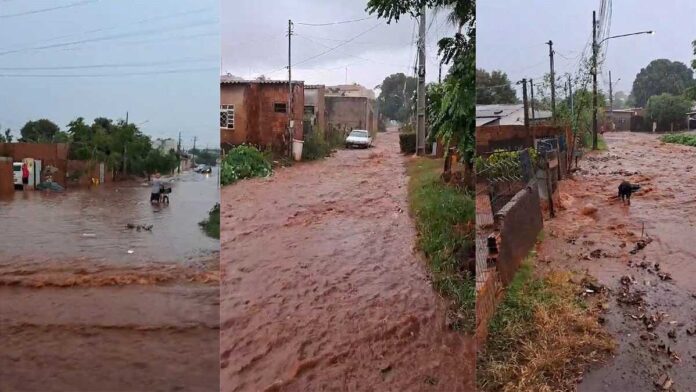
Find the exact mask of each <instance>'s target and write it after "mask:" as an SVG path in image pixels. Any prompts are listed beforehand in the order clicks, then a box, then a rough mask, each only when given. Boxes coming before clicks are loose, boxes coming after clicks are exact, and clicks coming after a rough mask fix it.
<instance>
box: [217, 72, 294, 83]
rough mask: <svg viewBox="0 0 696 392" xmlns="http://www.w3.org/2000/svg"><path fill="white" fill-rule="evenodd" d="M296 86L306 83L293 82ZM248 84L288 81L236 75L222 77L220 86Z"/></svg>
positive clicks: (285, 81)
mask: <svg viewBox="0 0 696 392" xmlns="http://www.w3.org/2000/svg"><path fill="white" fill-rule="evenodd" d="M292 82H293V83H295V84H302V85H304V81H302V80H293V81H292ZM248 83H258V84H288V81H287V80H272V79H265V78H257V79H243V78H240V77H239V76H234V75H229V74H228V75H220V84H248Z"/></svg>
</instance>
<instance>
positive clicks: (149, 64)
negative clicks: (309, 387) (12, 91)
mask: <svg viewBox="0 0 696 392" xmlns="http://www.w3.org/2000/svg"><path fill="white" fill-rule="evenodd" d="M211 61H216V62H217V59H214V58H207V59H206V58H199V59H179V60H170V61H151V62H134V63H120V64H92V65H63V66H60V65H59V66H50V67H0V71H48V70H63V69H64V70H70V69H95V68H129V67H152V66H157V65H168V64H190V63H201V62H211Z"/></svg>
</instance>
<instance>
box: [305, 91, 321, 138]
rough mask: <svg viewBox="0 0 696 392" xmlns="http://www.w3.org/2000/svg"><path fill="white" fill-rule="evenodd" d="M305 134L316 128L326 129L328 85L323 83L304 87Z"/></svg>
mask: <svg viewBox="0 0 696 392" xmlns="http://www.w3.org/2000/svg"><path fill="white" fill-rule="evenodd" d="M303 120H304V122H303V124H304V131H305V134H307V133H309V132H311V131H312V130H315V129H321V130H323V131H325V130H326V87H325V86H324V85H321V84H317V85H306V86H305V87H304V116H303Z"/></svg>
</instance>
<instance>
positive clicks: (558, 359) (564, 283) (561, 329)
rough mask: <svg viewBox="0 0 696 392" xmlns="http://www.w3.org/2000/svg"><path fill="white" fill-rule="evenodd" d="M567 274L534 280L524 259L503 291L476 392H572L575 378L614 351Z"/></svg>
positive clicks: (481, 357)
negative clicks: (479, 391) (502, 298)
mask: <svg viewBox="0 0 696 392" xmlns="http://www.w3.org/2000/svg"><path fill="white" fill-rule="evenodd" d="M570 277H571V276H570V274H569V273H567V272H551V273H549V274H548V275H547V276H544V277H539V276H535V273H534V268H533V260H532V259H531V258H528V259H527V260H526V261H525V262H524V263H523V264H522V266H521V267H520V269H519V270H518V272H517V274H516V275H515V278H514V279H513V281H512V283H511V284H510V285H509V286H508V288H507V291H506V293H505V298H504V300H503V302H502V303H501V304H500V305H499V306H498V308H497V310H496V313H495V315H494V316H493V319H492V320H491V323H490V324H489V333H488V340H487V342H486V347H485V350H484V351H483V352H482V353H481V354H479V356H478V358H477V362H478V364H477V383H478V386H479V390H481V391H520V392H521V391H574V390H575V387H576V380H577V378H578V375H579V374H581V373H582V371H584V370H585V369H586V368H587V367H588V366H589V365H590V364H592V363H594V362H596V361H599V360H602V359H604V358H605V357H606V356H607V355H608V354H609V353H610V352H611V351H612V350H613V349H614V343H613V341H612V339H611V337H610V335H609V334H608V333H607V332H606V331H605V330H604V329H602V327H601V325H600V324H599V322H598V320H597V314H596V313H597V312H598V310H596V309H597V308H596V307H591V306H588V304H587V303H586V302H585V301H584V300H583V299H581V297H579V296H578V294H579V293H580V292H582V287H580V285H578V284H575V283H572V281H571V279H570Z"/></svg>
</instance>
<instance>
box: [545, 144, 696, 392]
mask: <svg viewBox="0 0 696 392" xmlns="http://www.w3.org/2000/svg"><path fill="white" fill-rule="evenodd" d="M605 139H606V141H607V144H608V146H609V150H608V151H606V152H600V153H597V154H591V155H589V156H588V157H586V158H585V159H584V161H583V162H582V163H581V169H582V170H581V171H580V172H579V173H576V175H575V178H574V179H573V180H566V181H563V182H562V183H561V188H560V192H561V193H560V194H561V199H562V201H561V205H562V206H561V211H560V213H559V214H558V216H557V217H556V218H555V219H551V220H547V221H545V223H544V224H545V232H546V236H545V239H544V241H543V242H542V244H541V245H540V247H539V260H540V261H541V263H540V264H541V265H544V264H546V263H547V267H546V268H567V269H573V270H585V271H587V272H589V273H590V274H591V275H593V276H594V277H596V278H597V279H598V281H599V283H601V284H603V285H605V286H606V287H607V288H608V289H609V290H610V300H609V302H608V303H607V306H608V309H607V311H606V314H605V315H604V322H605V324H606V327H607V328H608V330H609V331H611V332H612V334H613V335H614V337H615V338H616V341H617V343H618V347H617V350H616V355H615V357H613V358H612V359H610V360H609V361H608V362H607V363H606V364H604V365H603V366H600V367H598V368H596V369H593V370H592V371H590V372H589V373H588V374H586V375H585V376H584V378H583V381H582V382H581V384H580V385H579V388H578V389H579V390H580V391H651V390H654V389H655V383H656V382H659V383H660V384H661V386H663V387H664V386H669V384H670V380H671V381H673V385H672V386H671V387H670V388H672V389H673V390H680V391H687V390H689V391H693V390H696V387H695V385H696V296H695V295H696V279H695V278H696V263H694V260H695V256H696V242H694V239H695V238H696V188H695V187H694V186H693V184H694V183H695V182H696V170H695V169H694V168H695V166H696V149H694V148H691V147H685V146H679V145H672V144H664V143H661V142H660V141H659V140H658V138H657V137H656V136H654V135H649V134H636V133H607V134H605ZM624 179H625V180H628V181H630V182H631V183H637V184H640V185H641V189H640V191H638V193H637V194H634V195H633V196H632V197H631V205H630V206H624V205H622V203H621V202H620V201H618V200H617V197H616V196H617V193H618V186H619V184H620V183H621V181H622V180H624ZM588 203H591V204H593V205H594V206H596V207H597V208H598V211H597V212H596V213H595V214H591V215H589V216H585V215H583V214H582V213H581V211H582V208H583V207H584V206H586V204H588ZM622 277H625V278H624V279H623V281H622ZM672 389H670V390H672Z"/></svg>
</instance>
